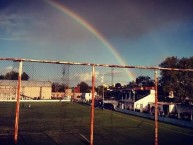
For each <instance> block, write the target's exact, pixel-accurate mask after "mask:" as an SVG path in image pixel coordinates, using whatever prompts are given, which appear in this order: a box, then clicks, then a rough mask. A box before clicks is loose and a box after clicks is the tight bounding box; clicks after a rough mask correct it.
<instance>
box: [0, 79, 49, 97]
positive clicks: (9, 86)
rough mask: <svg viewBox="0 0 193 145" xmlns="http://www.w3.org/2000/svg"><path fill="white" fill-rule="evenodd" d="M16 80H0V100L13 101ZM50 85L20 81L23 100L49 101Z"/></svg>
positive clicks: (15, 91)
mask: <svg viewBox="0 0 193 145" xmlns="http://www.w3.org/2000/svg"><path fill="white" fill-rule="evenodd" d="M17 83H18V81H17V80H0V100H15V99H16V94H17ZM51 92H52V85H51V82H49V81H23V80H22V81H21V94H20V97H21V99H23V100H29V99H51Z"/></svg>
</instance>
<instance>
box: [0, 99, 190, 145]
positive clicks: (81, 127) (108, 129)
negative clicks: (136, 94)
mask: <svg viewBox="0 0 193 145" xmlns="http://www.w3.org/2000/svg"><path fill="white" fill-rule="evenodd" d="M30 104H31V107H30V108H29V107H28V105H29V103H27V102H25V103H21V108H20V120H19V140H18V144H19V145H23V144H26V145H32V144H33V145H35V144H40V145H43V144H45V145H86V144H89V143H88V142H87V140H89V134H90V106H86V105H82V104H77V103H66V102H55V103H34V102H33V103H30ZM0 106H1V107H0V144H7V145H9V144H12V141H11V139H12V138H13V129H14V110H15V104H14V103H0ZM158 137H159V145H171V144H173V145H192V144H193V130H191V129H187V128H181V127H176V126H173V125H169V124H164V123H159V136H158ZM141 144H143V145H154V121H152V120H148V119H144V118H140V117H135V116H130V115H126V114H121V113H118V112H114V111H110V110H101V109H97V108H96V109H95V121H94V145H141Z"/></svg>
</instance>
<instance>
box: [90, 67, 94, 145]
mask: <svg viewBox="0 0 193 145" xmlns="http://www.w3.org/2000/svg"><path fill="white" fill-rule="evenodd" d="M94 95H95V66H94V65H92V104H91V120H90V145H93V134H94Z"/></svg>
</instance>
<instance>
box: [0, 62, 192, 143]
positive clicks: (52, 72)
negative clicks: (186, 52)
mask: <svg viewBox="0 0 193 145" xmlns="http://www.w3.org/2000/svg"><path fill="white" fill-rule="evenodd" d="M20 71H21V72H20ZM171 71H175V72H176V73H178V74H177V75H182V73H183V75H184V79H183V80H179V82H180V83H179V86H178V87H177V86H175V87H173V90H172V89H169V88H167V87H166V88H160V84H161V83H163V81H162V80H161V75H162V74H163V73H167V72H171ZM20 73H21V74H20ZM192 74H193V70H192V69H173V68H167V69H166V68H159V67H137V66H119V65H103V64H89V63H72V62H57V61H42V60H25V59H1V61H0V100H1V102H0V105H1V108H0V128H1V130H0V136H2V135H10V136H11V138H12V139H13V138H14V140H13V142H14V143H15V144H24V143H25V144H90V145H93V144H96V145H100V144H123V145H124V144H125V145H126V144H140V143H141V142H144V144H148V145H149V144H156V145H158V142H159V143H161V144H163V145H165V144H169V143H170V141H173V139H174V138H173V139H171V140H169V139H166V140H165V139H162V138H163V137H162V134H164V133H166V132H167V131H161V133H162V132H163V133H162V134H161V133H160V138H161V139H162V140H165V141H166V142H164V141H161V140H158V137H159V136H158V134H159V132H158V120H160V117H164V118H165V120H167V118H168V117H176V114H177V117H176V118H182V116H180V115H181V113H183V112H182V110H183V109H184V108H186V107H184V106H183V107H184V108H183V107H182V106H178V105H177V104H175V103H171V102H170V103H169V102H168V101H166V98H165V97H166V96H167V95H168V96H170V97H169V99H170V100H172V99H173V94H172V93H173V92H174V90H178V89H179V88H182V89H183V86H184V85H182V84H183V83H184V84H186V85H187V83H186V82H188V79H186V78H188V77H192ZM166 76H167V75H166ZM162 79H163V77H162ZM172 79H174V78H172ZM164 83H166V84H167V81H165V82H164ZM164 83H163V84H164ZM191 83H192V82H191ZM191 83H190V84H189V85H191ZM180 85H181V86H180ZM165 86H168V85H165ZM174 88H175V89H174ZM164 89H168V94H164V93H163V92H164V91H163V90H164ZM191 92H192V89H191V88H190V90H189V93H191ZM16 106H18V108H17V107H16ZM177 107H178V108H177ZM176 108H177V109H178V110H180V111H181V112H176ZM179 108H181V109H179ZM188 109H189V110H188V111H189V112H188V113H189V114H188V115H189V116H188V115H186V116H185V117H188V118H189V119H190V120H192V111H191V109H192V108H191V107H190V106H189V108H188ZM109 110H110V111H109ZM111 110H115V111H111ZM117 112H123V113H128V114H132V115H139V116H142V117H144V118H150V119H153V121H152V120H145V119H142V118H140V119H139V118H135V117H134V116H128V115H124V114H120V113H117ZM141 114H142V115H141ZM169 115H171V116H169ZM172 115H173V116H172ZM183 117H184V116H183ZM173 122H175V121H173ZM173 122H170V123H173ZM163 126H164V125H159V128H161V130H162V129H163V128H164V127H163ZM171 128H172V127H171ZM171 130H173V129H171ZM174 130H176V129H174ZM188 131H189V130H184V131H183V132H180V135H181V134H184V132H185V133H186V134H188V133H187V132H188ZM133 132H135V133H133ZM147 132H148V133H147ZM174 132H175V131H174ZM190 132H191V131H190ZM166 134H167V133H166ZM168 134H170V135H171V137H172V135H173V134H171V132H169V133H168ZM140 135H141V136H140ZM144 135H145V136H147V138H144V137H143V136H144ZM180 135H179V136H180ZM32 138H33V139H32ZM182 138H186V139H187V144H189V143H190V142H189V141H190V140H191V139H192V138H193V136H191V135H190V136H188V137H187V136H185V137H182ZM182 138H181V139H182ZM139 139H140V141H139ZM2 140H3V139H2V137H0V143H1V142H2ZM13 142H10V144H12V143H13ZM174 142H176V144H178V143H183V142H182V141H181V142H180V141H179V140H176V141H174Z"/></svg>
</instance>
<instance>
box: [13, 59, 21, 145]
mask: <svg viewBox="0 0 193 145" xmlns="http://www.w3.org/2000/svg"><path fill="white" fill-rule="evenodd" d="M21 74H22V61H20V62H19V73H18V82H17V96H16V97H17V98H16V99H17V102H16V111H15V128H14V143H15V145H16V144H17V141H18V128H19V106H20V92H21Z"/></svg>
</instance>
